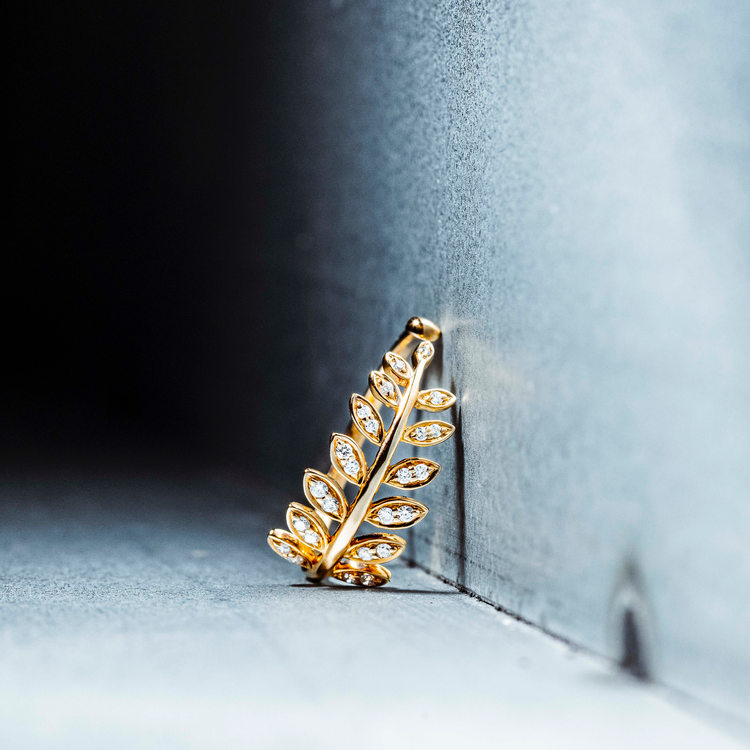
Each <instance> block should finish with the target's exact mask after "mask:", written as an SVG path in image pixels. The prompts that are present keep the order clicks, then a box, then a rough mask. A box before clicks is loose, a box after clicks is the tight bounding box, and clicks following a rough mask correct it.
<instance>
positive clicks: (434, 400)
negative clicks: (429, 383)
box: [430, 391, 445, 406]
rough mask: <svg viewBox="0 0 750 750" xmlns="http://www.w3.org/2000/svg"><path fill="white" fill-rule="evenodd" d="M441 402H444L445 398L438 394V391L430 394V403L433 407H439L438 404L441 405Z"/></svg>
mask: <svg viewBox="0 0 750 750" xmlns="http://www.w3.org/2000/svg"><path fill="white" fill-rule="evenodd" d="M443 401H445V396H443V394H442V393H440V391H433V392H432V393H431V394H430V403H431V404H432V405H433V406H440V404H442V403H443Z"/></svg>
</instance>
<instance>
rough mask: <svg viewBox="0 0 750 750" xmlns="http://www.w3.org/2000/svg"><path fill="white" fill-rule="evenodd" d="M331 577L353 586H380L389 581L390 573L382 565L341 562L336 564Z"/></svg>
mask: <svg viewBox="0 0 750 750" xmlns="http://www.w3.org/2000/svg"><path fill="white" fill-rule="evenodd" d="M332 575H333V577H334V578H338V579H339V581H344V582H345V583H352V584H354V585H355V586H370V587H372V586H382V585H383V584H385V583H388V581H390V580H391V571H390V570H388V568H384V567H383V566H382V565H357V564H350V563H349V562H344V561H343V560H342V561H341V562H339V563H337V564H336V566H335V567H334V569H333V573H332Z"/></svg>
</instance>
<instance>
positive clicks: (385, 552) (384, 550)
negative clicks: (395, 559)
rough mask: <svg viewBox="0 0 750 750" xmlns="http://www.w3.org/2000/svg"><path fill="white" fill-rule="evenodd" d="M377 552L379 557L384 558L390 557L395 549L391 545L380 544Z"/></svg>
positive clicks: (376, 548)
mask: <svg viewBox="0 0 750 750" xmlns="http://www.w3.org/2000/svg"><path fill="white" fill-rule="evenodd" d="M375 551H376V552H377V553H378V557H380V558H384V557H390V556H391V553H392V552H393V549H392V547H391V545H390V544H379V545H378V546H377V547H375Z"/></svg>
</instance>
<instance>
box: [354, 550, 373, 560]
mask: <svg viewBox="0 0 750 750" xmlns="http://www.w3.org/2000/svg"><path fill="white" fill-rule="evenodd" d="M357 557H358V558H359V559H360V560H364V561H365V562H369V561H370V560H372V550H371V549H370V548H369V547H360V548H359V549H358V550H357Z"/></svg>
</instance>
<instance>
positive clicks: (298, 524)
mask: <svg viewBox="0 0 750 750" xmlns="http://www.w3.org/2000/svg"><path fill="white" fill-rule="evenodd" d="M292 525H293V526H294V528H295V529H297V531H299V532H302V531H307V530H308V529H309V528H310V522H309V521H308V520H307V519H306V518H302V516H297V518H295V519H294V522H293V524H292Z"/></svg>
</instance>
